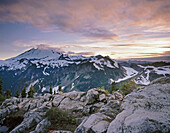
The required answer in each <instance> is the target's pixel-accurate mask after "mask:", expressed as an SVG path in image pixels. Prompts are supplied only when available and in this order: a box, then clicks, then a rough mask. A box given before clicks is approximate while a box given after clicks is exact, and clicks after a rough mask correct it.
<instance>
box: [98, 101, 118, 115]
mask: <svg viewBox="0 0 170 133" xmlns="http://www.w3.org/2000/svg"><path fill="white" fill-rule="evenodd" d="M100 112H101V113H103V114H105V115H108V116H110V117H113V118H114V117H116V115H117V114H118V113H119V112H120V102H119V101H118V100H110V101H108V103H107V104H106V105H103V106H102V107H101V108H100Z"/></svg>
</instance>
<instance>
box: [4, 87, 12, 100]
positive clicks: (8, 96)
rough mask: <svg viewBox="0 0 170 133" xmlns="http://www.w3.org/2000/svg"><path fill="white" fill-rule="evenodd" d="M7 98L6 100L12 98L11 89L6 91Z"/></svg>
mask: <svg viewBox="0 0 170 133" xmlns="http://www.w3.org/2000/svg"><path fill="white" fill-rule="evenodd" d="M5 96H6V98H10V97H11V90H10V89H6V92H5Z"/></svg>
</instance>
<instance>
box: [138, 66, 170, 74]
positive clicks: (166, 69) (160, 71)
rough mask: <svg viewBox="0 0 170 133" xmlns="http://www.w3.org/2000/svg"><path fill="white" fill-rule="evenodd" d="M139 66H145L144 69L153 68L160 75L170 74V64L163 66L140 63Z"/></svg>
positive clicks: (152, 70)
mask: <svg viewBox="0 0 170 133" xmlns="http://www.w3.org/2000/svg"><path fill="white" fill-rule="evenodd" d="M138 66H139V67H141V68H143V69H144V70H148V69H151V70H150V71H151V72H155V73H156V74H158V75H163V76H165V75H166V74H169V75H170V66H162V67H155V66H142V65H138Z"/></svg>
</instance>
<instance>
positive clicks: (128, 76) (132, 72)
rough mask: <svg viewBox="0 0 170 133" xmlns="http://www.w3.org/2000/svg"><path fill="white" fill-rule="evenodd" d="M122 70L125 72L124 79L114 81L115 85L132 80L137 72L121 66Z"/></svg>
mask: <svg viewBox="0 0 170 133" xmlns="http://www.w3.org/2000/svg"><path fill="white" fill-rule="evenodd" d="M123 68H124V69H125V70H126V77H124V78H122V79H118V80H117V81H115V82H116V83H119V82H121V81H124V80H127V79H129V78H132V77H134V76H136V75H137V74H138V72H137V71H136V70H134V69H133V68H130V67H125V66H123Z"/></svg>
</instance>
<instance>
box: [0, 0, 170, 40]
mask: <svg viewBox="0 0 170 133" xmlns="http://www.w3.org/2000/svg"><path fill="white" fill-rule="evenodd" d="M169 12H170V1H169V0H107V1H106V0H48V1H47V0H41V1H35V0H12V1H10V0H1V2H0V15H1V17H0V22H5V21H9V22H21V23H30V24H31V25H32V26H34V27H36V28H40V29H42V30H47V31H51V30H53V31H56V32H59V31H64V32H70V33H78V34H81V35H82V36H86V37H90V38H94V39H101V40H116V39H118V38H119V37H120V36H121V35H122V34H126V33H124V31H126V32H129V33H130V32H131V31H130V30H128V28H129V27H132V28H133V27H139V26H141V27H145V28H151V27H153V26H154V27H155V26H161V25H164V27H165V28H166V27H169V25H170V14H169ZM139 30H141V29H139V28H137V29H136V31H137V32H139ZM141 32H142V30H141ZM135 34H136V33H135ZM136 35H137V34H136ZM136 37H137V36H136Z"/></svg>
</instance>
